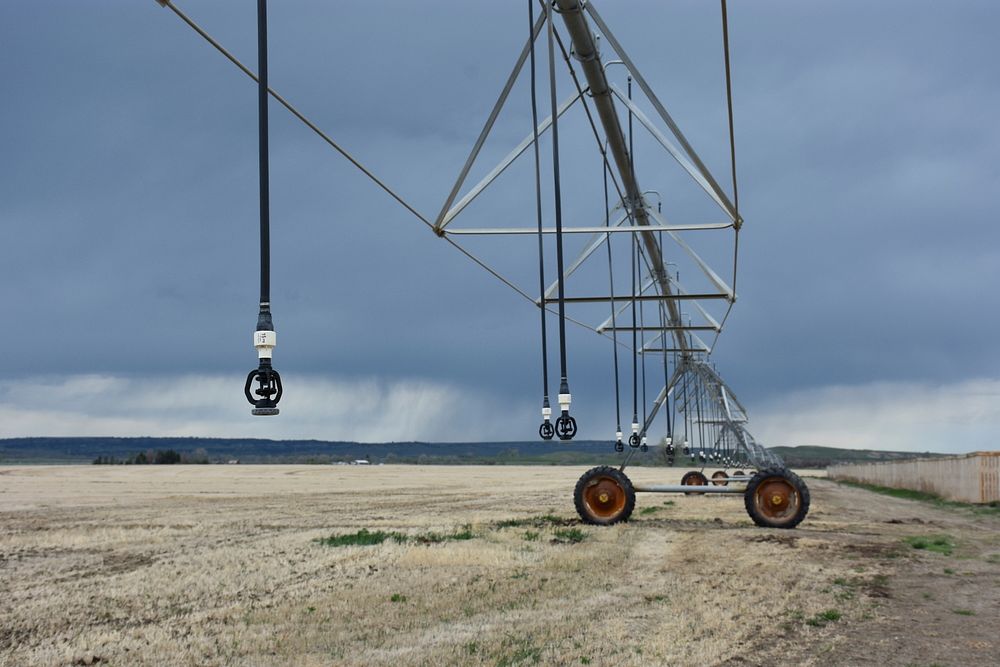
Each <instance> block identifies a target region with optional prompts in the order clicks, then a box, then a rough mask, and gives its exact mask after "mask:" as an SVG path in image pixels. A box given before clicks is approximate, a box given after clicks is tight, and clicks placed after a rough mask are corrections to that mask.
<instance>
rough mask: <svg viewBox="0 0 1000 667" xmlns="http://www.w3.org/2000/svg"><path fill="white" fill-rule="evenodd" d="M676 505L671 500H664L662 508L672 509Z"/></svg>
mask: <svg viewBox="0 0 1000 667" xmlns="http://www.w3.org/2000/svg"><path fill="white" fill-rule="evenodd" d="M676 504H677V503H676V502H674V501H673V500H664V501H663V506H664V507H672V506H673V505H676Z"/></svg>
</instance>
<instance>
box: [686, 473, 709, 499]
mask: <svg viewBox="0 0 1000 667" xmlns="http://www.w3.org/2000/svg"><path fill="white" fill-rule="evenodd" d="M681 484H683V485H684V486H708V478H707V477H705V475H704V474H702V473H701V472H699V471H697V470H689V471H687V472H686V473H684V476H683V477H681ZM704 493H705V492H704V491H685V492H684V495H686V496H700V495H702V494H704Z"/></svg>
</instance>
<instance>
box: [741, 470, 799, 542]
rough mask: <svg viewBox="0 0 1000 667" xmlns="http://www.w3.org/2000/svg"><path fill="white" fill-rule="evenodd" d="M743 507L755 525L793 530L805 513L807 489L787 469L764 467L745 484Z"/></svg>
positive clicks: (796, 476)
mask: <svg viewBox="0 0 1000 667" xmlns="http://www.w3.org/2000/svg"><path fill="white" fill-rule="evenodd" d="M768 494H770V498H768V497H767V495H768ZM743 504H744V505H745V506H746V509H747V514H749V515H750V518H751V519H753V522H754V523H755V524H757V525H758V526H762V527H764V528H795V526H797V525H799V524H800V523H802V520H803V519H805V518H806V514H808V513H809V487H807V486H806V483H805V482H803V481H802V479H801V478H800V477H799V476H798V475H796V474H795V473H793V472H792V471H791V470H788V469H787V468H781V467H773V468H765V469H763V470H759V471H757V473H756V474H754V476H753V479H751V480H750V482H749V483H748V484H747V490H746V491H745V492H744V493H743Z"/></svg>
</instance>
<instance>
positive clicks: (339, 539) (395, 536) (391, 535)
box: [316, 528, 407, 547]
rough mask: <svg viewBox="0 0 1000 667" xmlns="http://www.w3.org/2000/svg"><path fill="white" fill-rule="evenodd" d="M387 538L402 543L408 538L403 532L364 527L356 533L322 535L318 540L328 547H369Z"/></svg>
mask: <svg viewBox="0 0 1000 667" xmlns="http://www.w3.org/2000/svg"><path fill="white" fill-rule="evenodd" d="M386 540H392V541H394V542H399V543H402V542H405V541H406V540H407V536H406V535H404V534H402V533H396V532H387V531H384V530H371V531H370V530H368V529H367V528H362V529H361V530H359V531H358V532H356V533H347V534H345V535H331V536H330V537H321V538H320V539H318V540H316V541H317V542H319V543H320V544H322V545H323V546H327V547H351V546H363V547H367V546H371V545H373V544H382V543H383V542H385V541H386Z"/></svg>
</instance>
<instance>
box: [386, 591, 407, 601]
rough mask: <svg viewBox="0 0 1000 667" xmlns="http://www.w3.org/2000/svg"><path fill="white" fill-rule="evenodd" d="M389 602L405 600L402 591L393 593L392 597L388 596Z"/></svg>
mask: <svg viewBox="0 0 1000 667" xmlns="http://www.w3.org/2000/svg"><path fill="white" fill-rule="evenodd" d="M389 601H390V602H406V596H405V595H403V594H402V593H393V594H392V597H391V598H389Z"/></svg>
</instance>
